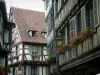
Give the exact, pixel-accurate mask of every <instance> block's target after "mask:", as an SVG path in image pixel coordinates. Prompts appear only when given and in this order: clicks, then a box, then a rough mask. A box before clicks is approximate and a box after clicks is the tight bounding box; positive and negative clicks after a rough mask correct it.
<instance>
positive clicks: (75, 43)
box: [70, 36, 81, 46]
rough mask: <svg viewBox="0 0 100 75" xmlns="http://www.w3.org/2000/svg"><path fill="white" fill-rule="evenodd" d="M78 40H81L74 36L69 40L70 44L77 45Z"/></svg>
mask: <svg viewBox="0 0 100 75" xmlns="http://www.w3.org/2000/svg"><path fill="white" fill-rule="evenodd" d="M80 42H81V39H80V37H79V36H76V37H74V38H72V39H71V40H70V46H77V45H78V44H80Z"/></svg>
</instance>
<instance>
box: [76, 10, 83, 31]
mask: <svg viewBox="0 0 100 75" xmlns="http://www.w3.org/2000/svg"><path fill="white" fill-rule="evenodd" d="M81 28H82V23H81V11H80V12H79V13H78V14H77V33H79V32H80V31H81Z"/></svg>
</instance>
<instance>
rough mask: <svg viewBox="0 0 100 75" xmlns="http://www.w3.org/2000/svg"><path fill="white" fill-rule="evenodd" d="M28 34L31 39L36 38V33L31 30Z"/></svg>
mask: <svg viewBox="0 0 100 75" xmlns="http://www.w3.org/2000/svg"><path fill="white" fill-rule="evenodd" d="M28 34H29V36H30V37H36V31H33V30H29V31H28Z"/></svg>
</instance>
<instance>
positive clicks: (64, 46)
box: [56, 44, 70, 55]
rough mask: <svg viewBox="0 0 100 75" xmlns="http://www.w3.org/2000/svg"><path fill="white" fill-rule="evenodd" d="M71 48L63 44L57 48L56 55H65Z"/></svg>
mask: <svg viewBox="0 0 100 75" xmlns="http://www.w3.org/2000/svg"><path fill="white" fill-rule="evenodd" d="M69 47H70V46H69V45H66V44H62V45H61V46H59V47H57V48H56V54H57V55H60V54H63V53H64V52H65V51H66V50H67V49H69Z"/></svg>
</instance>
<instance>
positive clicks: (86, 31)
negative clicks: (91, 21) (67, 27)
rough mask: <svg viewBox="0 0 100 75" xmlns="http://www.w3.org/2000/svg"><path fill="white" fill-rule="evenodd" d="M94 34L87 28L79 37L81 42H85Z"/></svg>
mask: <svg viewBox="0 0 100 75" xmlns="http://www.w3.org/2000/svg"><path fill="white" fill-rule="evenodd" d="M92 34H93V32H92V31H91V30H90V29H89V28H88V27H86V28H85V29H83V30H81V32H80V33H79V37H80V40H81V41H84V40H85V39H86V38H89V37H91V36H92Z"/></svg>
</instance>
